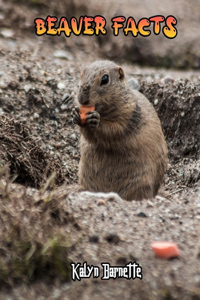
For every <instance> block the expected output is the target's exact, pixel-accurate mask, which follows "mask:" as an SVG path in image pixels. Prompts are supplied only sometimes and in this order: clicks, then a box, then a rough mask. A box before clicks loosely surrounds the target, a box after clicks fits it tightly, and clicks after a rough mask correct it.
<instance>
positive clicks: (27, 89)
mask: <svg viewBox="0 0 200 300" xmlns="http://www.w3.org/2000/svg"><path fill="white" fill-rule="evenodd" d="M31 89H32V86H31V85H30V84H26V85H25V86H24V90H25V92H26V93H28V92H29V91H30V90H31Z"/></svg>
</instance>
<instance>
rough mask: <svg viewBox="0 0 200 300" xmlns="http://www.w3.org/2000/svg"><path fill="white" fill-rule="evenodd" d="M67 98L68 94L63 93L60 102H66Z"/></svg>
mask: <svg viewBox="0 0 200 300" xmlns="http://www.w3.org/2000/svg"><path fill="white" fill-rule="evenodd" d="M69 98H70V96H69V94H64V95H63V96H62V99H61V101H62V103H63V102H67V100H69Z"/></svg>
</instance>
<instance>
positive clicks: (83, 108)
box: [79, 105, 95, 123]
mask: <svg viewBox="0 0 200 300" xmlns="http://www.w3.org/2000/svg"><path fill="white" fill-rule="evenodd" d="M94 109H95V107H94V106H91V105H90V106H89V105H83V106H81V107H80V110H79V115H80V119H81V123H86V120H85V119H86V118H87V116H88V115H87V112H89V111H94Z"/></svg>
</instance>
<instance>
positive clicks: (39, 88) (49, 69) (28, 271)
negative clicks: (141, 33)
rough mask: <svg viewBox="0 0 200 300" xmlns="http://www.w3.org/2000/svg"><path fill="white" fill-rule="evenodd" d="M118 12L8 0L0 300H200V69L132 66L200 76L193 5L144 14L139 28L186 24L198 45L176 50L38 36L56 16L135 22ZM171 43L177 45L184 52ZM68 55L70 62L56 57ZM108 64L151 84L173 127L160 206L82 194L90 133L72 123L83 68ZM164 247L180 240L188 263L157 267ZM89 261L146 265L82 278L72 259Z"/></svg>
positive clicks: (1, 15) (150, 93)
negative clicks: (158, 22) (40, 20)
mask: <svg viewBox="0 0 200 300" xmlns="http://www.w3.org/2000/svg"><path fill="white" fill-rule="evenodd" d="M0 2H1V1H0ZM77 2H78V1H77ZM157 2H158V3H157ZM171 2H172V1H171ZM106 3H107V2H106ZM106 3H105V5H104V6H103V9H100V8H99V6H98V5H96V7H94V6H92V4H91V5H89V4H88V6H86V5H85V4H82V3H81V2H79V3H76V2H72V3H71V4H70V6H69V5H67V4H66V2H65V1H60V2H58V3H56V4H55V3H52V4H51V5H49V2H48V1H3V2H2V3H1V7H0V31H1V28H2V27H4V28H8V29H11V30H12V31H13V32H14V35H13V36H12V37H5V34H4V33H2V32H1V36H0V140H1V144H0V162H1V179H0V299H11V300H15V299H28V300H29V299H30V300H31V299H41V300H42V299H91V298H92V299H100V298H102V299H121V298H122V297H123V298H124V299H193V300H194V299H195V300H196V299H200V238H199V228H200V87H199V80H200V79H199V78H200V77H199V76H200V72H199V71H198V69H197V70H195V71H193V70H192V69H190V70H188V71H180V70H179V71H178V70H172V69H170V70H168V71H166V70H165V69H162V68H160V69H155V68H147V67H143V68H141V66H139V65H131V64H130V63H128V62H127V53H128V52H127V51H130V50H131V51H133V52H134V51H136V48H137V51H136V52H134V53H136V55H135V56H134V57H133V58H132V59H130V60H129V61H132V62H136V61H137V63H141V64H142V65H145V66H149V65H154V66H165V64H164V63H163V62H164V60H165V61H167V63H168V65H167V67H177V66H179V67H182V68H183V67H186V66H189V67H190V68H194V67H195V68H197V67H198V63H199V61H200V56H199V54H198V53H197V52H195V51H196V50H197V49H198V47H197V44H198V41H196V42H195V44H194V47H193V46H191V45H193V41H194V39H193V38H194V37H193V36H192V35H191V36H188V35H187V32H188V31H187V30H184V28H186V27H187V26H186V25H184V22H183V20H184V18H185V14H186V12H185V11H186V10H188V13H190V16H191V18H190V19H189V21H188V28H189V27H190V26H191V27H190V28H192V26H194V24H196V23H195V22H197V20H199V19H198V12H197V11H199V10H198V9H197V7H195V6H192V5H191V4H188V2H186V1H181V5H182V8H181V9H178V8H179V7H178V4H175V3H174V1H173V2H172V3H171V11H170V12H169V11H168V8H166V7H164V6H162V5H161V4H159V3H160V1H155V3H154V5H152V6H151V7H149V8H147V7H146V8H139V6H137V9H135V10H134V9H133V8H132V9H133V11H134V17H135V18H136V19H137V20H139V18H141V17H144V16H147V17H150V16H152V15H153V14H154V15H155V14H163V15H168V14H172V15H175V16H176V17H177V19H179V21H180V22H179V23H180V27H179V34H181V32H182V34H183V35H185V39H186V38H187V37H188V39H186V40H185V44H184V47H183V40H181V38H179V39H178V37H177V39H174V40H173V42H172V41H170V42H169V41H168V42H169V43H167V39H165V40H164V42H163V37H162V38H161V37H160V39H159V36H158V37H153V36H151V37H149V38H148V39H146V38H140V39H138V40H137V39H135V40H134V41H135V44H134V45H133V40H132V41H130V39H129V42H128V43H127V45H126V46H125V47H124V48H123V47H122V43H124V42H123V38H122V37H120V36H119V38H117V37H113V36H112V34H111V33H109V34H108V35H107V36H105V37H101V38H100V37H99V38H98V37H97V38H95V37H94V38H92V39H91V41H92V42H90V43H89V44H88V38H85V39H84V37H83V36H80V37H77V38H75V37H72V39H67V42H66V38H65V37H63V36H61V37H53V38H52V37H49V36H43V37H36V36H35V34H34V27H33V21H34V18H36V17H44V18H45V17H46V16H47V15H48V14H50V15H56V16H58V17H59V16H60V15H64V16H66V17H68V18H70V17H71V16H79V15H80V14H90V15H93V16H94V15H95V14H97V13H98V14H101V15H103V16H105V17H108V19H109V18H111V17H113V16H114V14H115V15H121V14H122V15H126V16H129V15H131V14H130V12H129V7H128V4H127V6H124V7H123V8H121V7H120V3H118V2H115V3H113V7H110V6H112V2H111V4H109V5H108V4H106ZM184 5H185V6H184ZM196 5H199V4H197V3H196ZM108 6H109V7H108ZM168 6H170V5H168ZM184 7H185V8H184ZM111 8H112V9H111ZM165 9H166V13H165ZM127 11H128V12H129V14H128V15H127ZM192 16H193V18H192ZM184 26H185V27H184ZM196 26H197V24H196ZM188 28H187V29H188ZM104 38H105V39H104ZM197 40H199V39H197ZM145 41H146V42H145ZM155 41H156V42H155ZM93 42H94V43H93ZM154 42H155V43H157V45H160V44H162V48H161V47H160V46H159V47H157V48H156V47H155V45H154V46H152V45H153V44H154ZM148 43H149V44H150V43H152V44H151V47H150V48H148V49H150V52H149V53H147V51H146V50H145V49H146V45H147V44H148ZM87 44H88V45H87ZM170 45H173V46H176V47H175V48H173V51H172V52H169V51H168V50H169V47H170ZM188 45H190V46H191V47H189V46H188ZM186 46H187V47H186ZM135 47H136V48H135ZM99 48H100V50H98V49H99ZM186 48H187V51H186ZM60 49H61V50H65V51H66V52H65V58H59V57H56V56H55V51H56V50H60ZM127 49H128V50H127ZM155 49H156V51H155ZM188 49H190V51H189V50H188ZM91 50H93V51H92V52H91ZM121 50H122V51H121ZM188 51H189V52H188ZM157 52H159V53H157ZM186 53H187V54H188V56H187V59H186V56H185V55H186ZM158 56H159V59H158ZM107 57H110V58H113V59H115V61H119V62H121V63H122V66H123V67H124V69H125V71H126V73H127V77H128V78H131V77H132V76H134V77H135V78H136V79H137V80H138V81H139V83H140V86H141V87H140V91H141V92H142V93H144V94H145V95H146V96H147V97H148V99H149V100H150V101H151V102H152V103H153V104H154V106H155V109H156V110H157V113H158V115H159V117H160V119H161V122H162V126H163V130H164V133H165V136H166V139H167V143H168V147H169V158H170V161H169V165H168V171H167V174H166V176H165V182H164V184H163V186H162V188H161V190H160V193H159V195H158V196H156V197H155V198H154V199H149V200H147V201H140V202H136V201H131V202H127V201H120V199H118V198H117V197H115V196H108V197H107V198H105V197H103V196H101V197H97V196H91V195H87V194H82V192H81V190H80V187H79V186H78V185H77V179H78V178H77V170H78V162H79V159H80V151H79V137H80V136H79V132H78V129H77V127H76V126H74V125H73V123H72V121H71V116H70V115H71V110H72V107H73V102H74V99H75V96H76V93H77V89H78V82H79V78H80V69H81V65H83V64H85V63H88V62H90V61H91V60H92V59H94V58H95V59H98V58H107ZM177 57H178V61H177V60H176V58H177ZM176 62H177V64H178V65H177V64H176ZM155 240H167V241H174V242H176V243H177V245H178V246H179V248H180V253H181V255H180V257H179V258H174V259H171V260H162V259H158V258H156V257H155V256H154V254H153V252H152V250H151V242H152V241H155ZM85 261H86V262H87V263H88V264H89V265H94V266H99V267H100V269H102V266H101V263H102V262H108V263H110V265H112V266H116V265H119V266H124V265H125V264H127V263H129V262H130V261H132V262H133V261H136V262H137V263H138V264H139V265H140V266H141V267H142V275H143V278H142V280H140V279H135V280H133V279H131V280H127V279H120V278H118V279H116V280H113V279H110V280H109V281H104V280H101V276H100V277H99V278H90V279H82V280H81V281H78V280H76V281H72V280H70V278H71V269H70V262H75V263H78V262H80V263H81V264H82V263H84V262H85Z"/></svg>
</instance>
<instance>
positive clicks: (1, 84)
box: [0, 80, 8, 89]
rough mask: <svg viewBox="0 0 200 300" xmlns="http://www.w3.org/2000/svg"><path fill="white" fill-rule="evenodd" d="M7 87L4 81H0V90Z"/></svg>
mask: <svg viewBox="0 0 200 300" xmlns="http://www.w3.org/2000/svg"><path fill="white" fill-rule="evenodd" d="M7 86H8V85H7V83H5V81H3V80H1V81H0V88H1V89H5V88H6V87H7Z"/></svg>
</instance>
